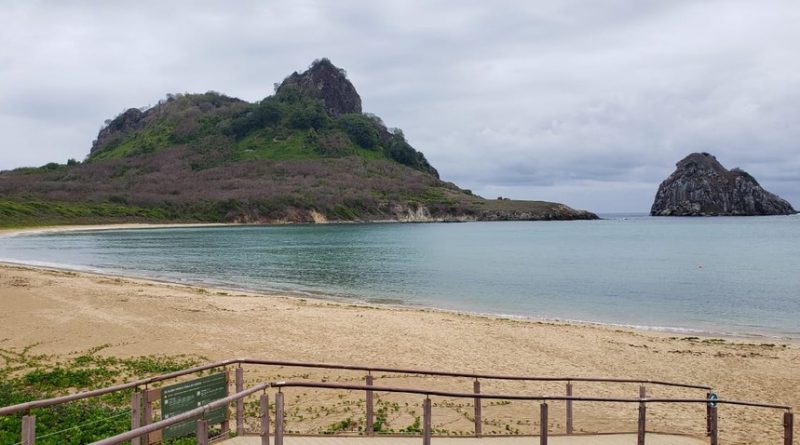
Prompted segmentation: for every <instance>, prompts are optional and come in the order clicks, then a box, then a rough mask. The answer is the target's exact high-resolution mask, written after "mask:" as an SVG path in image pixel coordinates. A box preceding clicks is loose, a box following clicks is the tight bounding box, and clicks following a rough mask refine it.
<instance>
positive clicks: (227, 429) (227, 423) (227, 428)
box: [131, 367, 231, 445]
mask: <svg viewBox="0 0 800 445" xmlns="http://www.w3.org/2000/svg"><path fill="white" fill-rule="evenodd" d="M230 384H231V370H230V369H228V368H227V367H226V368H225V388H230ZM230 417H231V414H230V410H227V411H226V412H225V420H223V421H222V425H220V426H221V429H222V433H221V434H223V435H227V436H228V437H231V419H230ZM131 445H133V444H131Z"/></svg>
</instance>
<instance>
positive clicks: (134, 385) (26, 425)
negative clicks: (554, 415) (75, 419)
mask: <svg viewBox="0 0 800 445" xmlns="http://www.w3.org/2000/svg"><path fill="white" fill-rule="evenodd" d="M232 365H237V367H236V373H235V375H236V380H235V385H236V394H234V396H236V395H238V394H241V393H242V392H243V391H244V369H243V368H242V365H257V366H280V367H295V368H314V369H328V370H342V371H361V372H365V373H366V375H365V383H366V384H365V385H344V384H342V385H337V384H331V383H314V382H289V383H286V382H279V383H275V384H273V385H272V386H274V387H276V388H283V387H289V386H304V385H305V387H308V388H320V389H342V390H358V391H364V392H365V396H366V403H365V414H366V416H365V420H366V428H365V434H367V435H373V434H374V433H375V431H374V420H375V411H374V392H375V391H384V390H385V389H384V388H393V387H378V386H375V385H374V376H373V374H374V373H381V372H382V373H397V374H406V375H421V376H435V377H451V378H469V379H473V380H474V382H473V392H471V393H459V392H446V391H439V390H434V389H414V388H393V391H387V392H402V393H407V394H426V395H428V396H430V395H434V396H452V397H454V398H472V399H473V400H474V401H475V403H474V434H475V436H476V437H480V436H481V435H482V431H481V429H482V413H481V403H480V401H481V400H483V399H503V400H551V401H564V402H565V404H566V412H565V416H566V419H565V420H566V422H565V426H566V433H567V434H573V432H574V426H573V422H574V419H573V410H572V408H573V402H576V401H595V402H616V403H623V402H624V403H629V402H632V401H636V402H642V403H644V404H646V403H655V402H666V403H700V402H703V403H706V405H707V409H706V419H707V432H708V435H709V436H710V437H711V436H712V425H711V424H712V420H713V421H714V422H715V421H716V410H714V409H712V408H713V407H712V406H711V404H709V403H708V396H709V395H710V394H711V387H710V386H707V385H694V384H685V383H675V382H668V381H661V380H649V379H630V378H609V377H580V376H570V377H554V376H514V375H495V374H479V373H465V372H449V371H435V370H423V369H409V368H389V367H370V366H354V365H343V364H331V363H314V362H294V361H279V360H261V359H251V358H240V359H230V360H223V361H218V362H213V363H209V364H206V365H202V366H197V367H193V368H190V369H186V370H182V371H177V372H172V373H168V374H164V375H160V376H155V377H150V378H147V379H141V380H138V381H135V382H130V383H126V384H120V385H115V386H111V387H107V388H102V389H97V390H93V391H87V392H82V393H77V394H72V395H68V396H63V397H55V398H50V399H45V400H38V401H31V402H25V403H21V404H17V405H12V406H8V407H5V408H0V416H2V415H9V414H14V413H19V412H24V413H25V414H26V415H25V417H23V422H22V443H23V444H25V445H33V444H34V443H35V434H34V431H35V416H32V415H31V410H32V409H35V408H44V407H48V406H53V405H58V404H62V403H67V402H71V401H75V400H81V399H86V398H90V397H97V396H101V395H105V394H110V393H113V392H117V391H123V390H127V389H134V390H137V389H138V388H141V387H144V388H145V391H144V392H143V393H142V392H134V393H133V395H132V397H131V399H132V400H131V402H132V403H131V406H132V409H131V414H132V415H131V430H132V431H138V430H139V429H140V428H152V425H157V424H159V423H158V422H156V423H151V422H152V420H153V419H152V418H153V409H152V405H151V403H152V400H151V397H150V394H149V393H150V392H152V391H147V387H148V385H151V384H153V383H157V382H162V381H165V380H170V379H175V378H178V377H182V376H186V375H189V374H194V373H198V372H202V371H207V370H211V369H216V368H227V367H228V366H232ZM481 380H500V381H528V382H565V383H566V391H565V395H563V396H562V395H559V396H547V397H544V396H523V395H518V396H515V395H491V394H488V395H487V394H482V393H481V387H480V383H481ZM573 382H594V383H624V384H639V385H640V388H639V398H637V399H625V398H607V399H603V398H593V397H575V396H573ZM645 385H656V386H664V387H676V388H686V389H697V390H703V391H705V392H706V394H705V396H706V398H702V399H701V398H694V399H647V398H646V392H645ZM234 396H231V397H234ZM231 400H232V401H235V402H236V408H235V412H236V432H237V434H239V435H241V434H244V433H245V427H244V396H242V397H238V398H234V399H231ZM142 402H144V410H143V411H144V416H143V419H144V425H143V426H140V423H139V417H140V413H139V412H138V407H141V403H142ZM716 402H717V403H725V404H734V405H744V406H751V407H761V408H774V409H783V410H786V415H785V419H784V423H787V422H788V423H789V424H792V423H793V414H792V410H791V407H788V406H783V405H772V404H758V403H751V402H737V401H724V402H723V401H716ZM642 408H643V406H642V407H640V411H644V410H643V409H642ZM281 415H282V414H281ZM712 416H713V419H712ZM161 422H163V421H161ZM787 428H788V429H787ZM227 429H228V426H227V423H226V424H225V425H224V428H223V430H224V431H226V432H227ZM262 429H263V427H262ZM784 430H785V431H788V433H785V434H789V435H791V431H792V427H791V426H790V427H786V426H785V425H784ZM148 431H154V430H148ZM141 434H147V433H146V432H144V433H141ZM132 437H139V436H136V435H134V436H132ZM791 440H792V438H791V436H790V437H789V439H788V441H785V444H791V443H792V441H791ZM712 443H714V442H712Z"/></svg>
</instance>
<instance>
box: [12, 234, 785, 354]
mask: <svg viewBox="0 0 800 445" xmlns="http://www.w3.org/2000/svg"><path fill="white" fill-rule="evenodd" d="M392 222H394V223H403V222H402V221H379V222H377V223H378V224H386V223H392ZM348 224H352V222H348ZM248 225H249V224H238V223H185V224H151V223H123V224H100V225H91V224H90V225H75V226H70V225H58V226H45V227H29V228H14V229H1V228H0V238H3V237H13V236H22V235H40V234H51V233H68V232H91V231H108V230H128V229H133V230H140V229H172V228H178V229H180V228H205V227H210V228H213V227H243V226H244V227H246V226H248ZM0 265H19V266H27V267H31V268H35V269H44V270H48V269H50V270H56V271H66V272H79V273H87V274H93V275H97V276H104V277H112V278H123V279H134V280H145V281H152V282H156V283H162V284H175V285H182V286H189V287H198V288H206V289H211V290H220V291H229V292H244V293H248V294H253V295H254V296H262V297H273V296H275V297H285V298H298V299H304V298H309V299H314V300H318V301H322V302H334V303H340V304H359V305H364V306H371V307H379V308H385V309H400V310H411V311H414V310H422V311H433V312H441V313H449V314H456V315H467V316H477V317H486V318H496V319H505V320H515V321H526V322H533V323H551V324H564V325H574V326H597V327H603V328H609V329H625V330H630V331H634V332H643V333H655V334H663V335H672V336H683V337H686V338H691V337H700V338H703V339H712V338H722V339H726V340H733V341H771V342H783V343H790V344H800V336H792V335H788V334H783V335H782V334H781V333H777V332H767V331H765V332H758V331H755V332H737V331H735V330H724V329H725V328H724V327H722V329H721V330H711V329H702V328H692V327H678V326H650V325H636V324H631V323H625V322H603V321H592V320H582V319H570V318H563V317H536V316H531V315H519V314H508V313H501V312H498V313H492V312H474V311H469V310H461V309H448V308H441V307H436V306H422V305H415V304H412V303H404V302H397V303H389V302H381V301H371V300H370V299H369V298H358V297H348V296H336V295H333V294H328V293H324V292H308V291H301V290H285V289H259V288H253V287H248V286H226V285H220V284H213V283H207V282H202V281H180V280H174V279H169V278H161V277H152V276H147V275H145V274H142V275H135V274H134V275H130V274H125V273H115V272H113V271H104V270H97V269H91V268H89V267H81V266H75V265H69V264H55V263H47V262H37V261H30V262H26V261H17V260H8V259H2V258H0ZM378 300H379V299H378Z"/></svg>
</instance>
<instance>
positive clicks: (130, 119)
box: [89, 108, 145, 155]
mask: <svg viewBox="0 0 800 445" xmlns="http://www.w3.org/2000/svg"><path fill="white" fill-rule="evenodd" d="M144 117H145V112H144V111H142V110H140V109H138V108H129V109H127V110H126V111H124V112H123V113H122V114H120V115H119V116H117V117H115V118H114V119H113V120H110V121H106V126H105V127H103V129H101V130H100V133H98V134H97V139H95V140H94V142H93V143H92V149H91V151H90V152H89V154H90V155H91V154H94V153H95V152H97V151H100V150H102V149H103V147H104V145H105V144H106V142H108V141H109V140H110V139H111V138H113V137H114V135H116V134H118V133H124V132H126V131H130V130H135V129H139V128H141V127H142V125H143V121H144Z"/></svg>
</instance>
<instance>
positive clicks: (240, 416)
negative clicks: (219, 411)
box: [236, 364, 244, 436]
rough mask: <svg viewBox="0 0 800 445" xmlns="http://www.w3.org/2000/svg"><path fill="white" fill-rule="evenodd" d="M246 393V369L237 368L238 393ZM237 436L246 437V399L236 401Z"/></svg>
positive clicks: (240, 366)
mask: <svg viewBox="0 0 800 445" xmlns="http://www.w3.org/2000/svg"><path fill="white" fill-rule="evenodd" d="M242 391H244V368H242V365H241V364H240V365H239V367H238V368H236V392H242ZM236 435H237V436H242V435H244V399H243V398H241V399H239V400H237V401H236Z"/></svg>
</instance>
